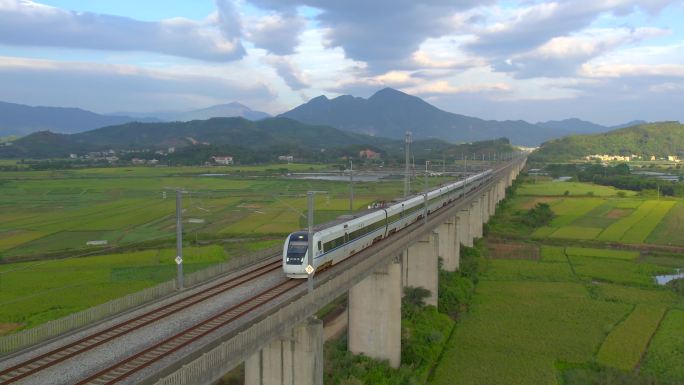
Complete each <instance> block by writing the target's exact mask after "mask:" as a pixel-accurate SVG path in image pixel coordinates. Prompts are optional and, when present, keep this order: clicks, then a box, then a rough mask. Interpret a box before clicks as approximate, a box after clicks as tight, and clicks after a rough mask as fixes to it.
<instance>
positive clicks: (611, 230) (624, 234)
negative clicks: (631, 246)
mask: <svg viewBox="0 0 684 385" xmlns="http://www.w3.org/2000/svg"><path fill="white" fill-rule="evenodd" d="M674 203H675V202H674V201H652V200H649V201H645V202H644V203H642V204H641V205H639V207H638V208H637V209H636V211H635V212H634V213H632V214H631V215H629V216H627V217H625V218H622V219H620V220H618V221H617V222H615V223H613V224H611V225H610V226H608V227H606V229H605V230H603V232H602V233H601V234H600V235H599V236H598V237H597V239H598V240H601V241H616V242H617V241H619V242H624V243H642V242H643V241H644V240H645V239H646V238H647V237H648V235H649V234H650V233H651V231H653V229H655V227H656V226H657V225H658V223H660V221H661V220H662V219H663V217H664V216H665V215H666V214H667V212H668V211H669V210H670V208H671V207H672V206H673V205H674Z"/></svg>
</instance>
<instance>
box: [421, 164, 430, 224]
mask: <svg viewBox="0 0 684 385" xmlns="http://www.w3.org/2000/svg"><path fill="white" fill-rule="evenodd" d="M428 164H430V161H429V160H426V161H425V207H424V209H423V216H424V219H423V222H424V223H425V224H427V220H428V218H427V217H428Z"/></svg>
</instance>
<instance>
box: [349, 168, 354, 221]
mask: <svg viewBox="0 0 684 385" xmlns="http://www.w3.org/2000/svg"><path fill="white" fill-rule="evenodd" d="M353 212H354V161H353V160H351V159H349V213H350V214H351V213H353Z"/></svg>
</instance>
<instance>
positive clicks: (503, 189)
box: [498, 180, 506, 202]
mask: <svg viewBox="0 0 684 385" xmlns="http://www.w3.org/2000/svg"><path fill="white" fill-rule="evenodd" d="M498 186H499V202H501V201H502V200H504V198H506V183H505V182H504V181H503V180H502V181H499V185H498Z"/></svg>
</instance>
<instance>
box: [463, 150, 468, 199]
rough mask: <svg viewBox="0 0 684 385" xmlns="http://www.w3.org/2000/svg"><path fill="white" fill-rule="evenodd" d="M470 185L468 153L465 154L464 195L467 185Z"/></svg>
mask: <svg viewBox="0 0 684 385" xmlns="http://www.w3.org/2000/svg"><path fill="white" fill-rule="evenodd" d="M467 186H468V154H467V153H466V154H465V155H464V156H463V196H465V194H466V187H467Z"/></svg>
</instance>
